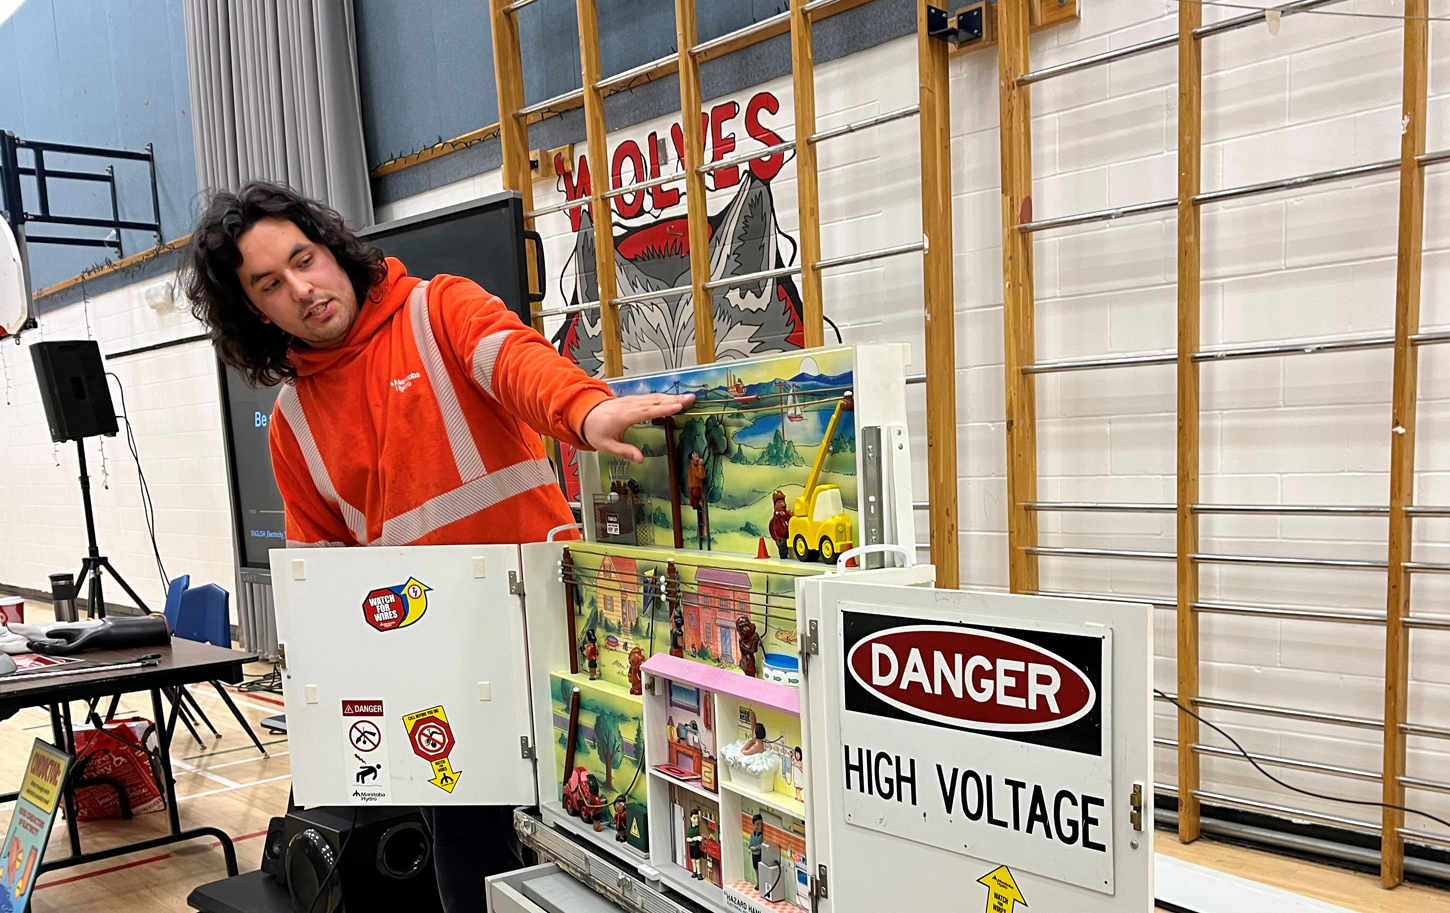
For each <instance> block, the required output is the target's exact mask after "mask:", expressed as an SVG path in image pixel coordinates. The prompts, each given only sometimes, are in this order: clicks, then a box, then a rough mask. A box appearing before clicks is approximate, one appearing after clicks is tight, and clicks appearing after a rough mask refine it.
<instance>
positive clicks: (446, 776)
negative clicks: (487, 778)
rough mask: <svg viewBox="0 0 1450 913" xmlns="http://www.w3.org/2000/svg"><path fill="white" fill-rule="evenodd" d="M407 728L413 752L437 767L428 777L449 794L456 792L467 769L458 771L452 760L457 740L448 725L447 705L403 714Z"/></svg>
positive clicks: (404, 724) (405, 727)
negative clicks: (445, 709) (450, 758)
mask: <svg viewBox="0 0 1450 913" xmlns="http://www.w3.org/2000/svg"><path fill="white" fill-rule="evenodd" d="M403 728H404V729H406V730H408V741H409V742H411V743H412V745H413V754H415V755H417V756H418V757H420V758H422V759H423V760H425V761H427V762H428V763H429V764H430V765H431V766H432V768H433V776H432V778H431V779H429V780H428V782H429V783H432V784H433V785H434V786H436V787H438V788H439V789H441V790H443V791H444V792H446V793H451V792H453V787H455V786H457V785H458V778H459V777H461V776H463V771H461V770H454V769H453V764H452V762H450V761H449V760H448V755H449V754H451V753H452V751H453V748H454V746H455V745H457V744H458V743H457V741H456V740H455V739H454V738H453V727H452V726H450V725H448V715H447V714H445V713H444V712H443V708H442V707H441V706H439V707H429V708H428V709H427V710H419V711H418V712H417V713H410V714H408V715H407V716H405V717H403Z"/></svg>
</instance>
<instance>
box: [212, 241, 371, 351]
mask: <svg viewBox="0 0 1450 913" xmlns="http://www.w3.org/2000/svg"><path fill="white" fill-rule="evenodd" d="M237 249H238V250H239V251H240V252H241V255H242V265H241V266H239V267H237V279H238V280H239V281H240V282H241V284H242V291H244V292H245V293H246V295H247V299H248V300H249V301H250V302H251V304H252V309H253V310H254V311H256V313H257V316H258V317H260V318H261V319H262V321H263V322H264V323H270V324H273V325H275V326H277V327H279V328H281V329H282V330H283V331H284V332H286V333H289V334H291V335H292V336H295V337H296V338H297V339H299V340H301V341H302V342H304V343H306V344H307V345H308V346H311V347H312V348H314V349H330V348H332V347H333V346H335V345H337V344H338V343H340V342H342V340H343V338H344V337H345V336H347V331H348V330H350V329H352V322H353V320H355V319H356V318H357V294H356V293H355V292H354V291H353V287H352V280H351V279H349V278H348V276H347V273H346V272H345V271H343V268H342V267H341V266H339V265H338V262H337V258H336V257H334V256H333V255H332V251H330V250H328V249H327V247H325V246H324V245H321V244H318V243H317V242H315V241H313V240H312V239H311V238H308V237H307V235H305V234H303V233H302V229H300V228H298V227H297V225H296V224H295V223H293V222H292V221H291V220H289V219H262V220H261V221H259V222H257V223H256V224H255V225H253V226H252V227H251V228H249V229H247V230H246V231H245V232H243V233H242V236H241V237H240V238H238V239H237Z"/></svg>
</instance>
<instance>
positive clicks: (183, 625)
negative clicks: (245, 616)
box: [168, 583, 232, 650]
mask: <svg viewBox="0 0 1450 913" xmlns="http://www.w3.org/2000/svg"><path fill="white" fill-rule="evenodd" d="M173 588H174V587H173ZM168 601H169V600H168ZM180 601H181V605H180V606H179V608H178V611H177V613H176V615H177V617H176V626H175V627H173V628H172V629H171V636H172V637H180V638H182V639H183V640H192V641H195V642H197V643H199V644H211V645H212V646H214V647H225V648H226V649H228V650H230V649H231V648H232V630H231V624H230V621H231V619H230V615H229V613H228V611H227V609H228V605H229V604H230V603H231V594H230V593H228V592H227V591H226V590H224V589H222V588H221V587H219V586H217V585H216V584H215V583H203V584H202V585H201V586H199V587H193V588H191V589H188V590H187V591H186V592H184V593H182V594H181V600H180Z"/></svg>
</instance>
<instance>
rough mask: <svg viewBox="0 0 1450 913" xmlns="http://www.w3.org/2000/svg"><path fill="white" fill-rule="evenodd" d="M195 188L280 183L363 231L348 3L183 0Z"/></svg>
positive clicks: (369, 211) (364, 182)
mask: <svg viewBox="0 0 1450 913" xmlns="http://www.w3.org/2000/svg"><path fill="white" fill-rule="evenodd" d="M184 2H185V10H186V53H187V62H188V64H189V65H190V79H191V105H192V135H193V138H194V140H195V143H196V183H197V186H198V187H199V188H201V191H202V193H203V195H205V194H207V193H208V192H209V191H212V190H236V189H237V188H239V187H240V186H241V185H242V184H244V183H246V182H247V181H250V180H258V179H261V180H269V181H278V182H281V183H285V184H289V185H291V186H292V187H294V188H295V189H297V190H298V191H300V192H302V193H304V194H306V195H308V196H310V197H313V198H314V199H319V200H322V201H324V202H325V203H327V204H328V205H329V206H331V207H332V208H333V209H336V210H337V211H338V212H340V213H342V216H343V218H344V219H345V220H346V221H347V223H348V224H349V225H351V226H353V227H354V228H362V227H364V226H367V225H371V224H373V203H372V189H371V187H370V185H369V183H368V168H367V158H366V155H365V153H364V150H363V129H362V108H361V103H360V100H359V94H358V77H357V42H356V40H355V28H354V24H353V10H352V0H184Z"/></svg>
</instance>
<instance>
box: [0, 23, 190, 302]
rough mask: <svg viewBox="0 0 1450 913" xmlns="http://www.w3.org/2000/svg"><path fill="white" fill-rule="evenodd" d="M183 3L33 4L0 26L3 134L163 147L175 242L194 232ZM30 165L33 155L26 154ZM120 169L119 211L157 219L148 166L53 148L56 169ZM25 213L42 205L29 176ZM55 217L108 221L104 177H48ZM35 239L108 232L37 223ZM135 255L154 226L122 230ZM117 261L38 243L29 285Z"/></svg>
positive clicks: (164, 222)
mask: <svg viewBox="0 0 1450 913" xmlns="http://www.w3.org/2000/svg"><path fill="white" fill-rule="evenodd" d="M186 74H187V69H186V36H185V34H184V24H183V21H182V13H181V0H99V2H98V0H24V2H23V3H21V4H20V5H19V8H18V9H16V10H15V12H14V13H13V14H12V15H11V16H10V18H8V19H5V20H3V21H0V87H3V91H0V130H10V131H13V132H14V133H15V134H16V135H18V136H20V137H21V138H22V139H30V140H40V141H47V142H53V143H78V144H82V145H88V146H104V147H107V148H111V149H130V150H132V151H135V152H144V151H145V148H146V144H147V143H153V144H154V145H155V149H156V178H157V185H158V194H159V197H160V201H161V228H162V232H163V234H164V235H165V238H166V240H168V241H169V240H172V239H174V238H178V237H180V236H181V235H184V234H186V233H187V232H188V231H190V230H191V223H192V221H193V220H194V219H195V216H196V199H195V198H196V161H195V157H194V155H193V151H192V139H191V118H190V115H189V114H188V113H187V112H188V110H189V109H190V107H191V98H190V94H189V90H188V88H187V79H186ZM20 159H21V164H22V165H23V166H27V167H28V166H29V165H30V155H29V153H25V152H22V153H21V154H20ZM108 163H113V164H115V167H116V182H117V194H118V197H119V206H120V213H121V218H123V219H135V220H141V221H150V219H151V218H152V208H151V180H150V176H149V173H148V170H147V167H146V163H145V162H120V161H114V160H104V159H96V158H89V157H80V156H65V155H56V154H51V155H49V156H47V157H46V166H47V167H48V168H60V169H70V170H74V171H87V172H103V171H105V167H106V165H107V164H108ZM22 183H23V185H24V186H23V192H24V195H25V200H26V208H27V210H28V211H30V212H39V211H40V205H39V201H38V198H37V197H36V189H35V181H34V179H33V178H23V179H22ZM48 184H49V187H50V199H51V211H52V212H53V213H55V214H56V215H68V216H83V217H88V218H110V216H111V198H110V190H109V188H108V187H107V186H106V185H104V184H99V183H94V182H84V183H82V182H77V181H55V180H53V181H50V182H48ZM30 231H31V232H32V233H33V234H37V235H39V234H46V235H62V236H66V235H70V236H81V237H90V238H99V237H104V235H105V232H104V231H103V230H100V229H94V228H89V229H79V228H69V227H66V226H58V225H56V226H51V225H39V224H36V225H31V226H30ZM122 242H123V243H124V244H125V253H126V254H127V255H130V254H135V253H138V252H140V251H142V250H145V249H147V248H150V247H152V246H153V245H154V244H155V243H156V242H155V239H154V238H153V237H152V236H151V235H150V234H148V233H145V232H133V231H127V232H123V233H122ZM108 257H109V258H110V259H112V260H115V259H118V258H117V257H116V254H115V251H114V250H112V249H110V248H103V247H60V246H56V245H50V244H35V245H31V247H30V270H31V286H32V288H34V289H37V290H38V289H42V288H46V287H47V286H50V285H53V284H55V283H57V282H60V281H62V280H64V279H69V278H70V277H72V276H74V275H76V274H78V273H80V272H81V271H83V270H86V269H89V268H90V267H92V266H95V265H97V264H100V263H103V262H105V260H106V259H107V258H108Z"/></svg>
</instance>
